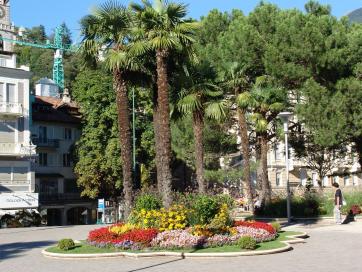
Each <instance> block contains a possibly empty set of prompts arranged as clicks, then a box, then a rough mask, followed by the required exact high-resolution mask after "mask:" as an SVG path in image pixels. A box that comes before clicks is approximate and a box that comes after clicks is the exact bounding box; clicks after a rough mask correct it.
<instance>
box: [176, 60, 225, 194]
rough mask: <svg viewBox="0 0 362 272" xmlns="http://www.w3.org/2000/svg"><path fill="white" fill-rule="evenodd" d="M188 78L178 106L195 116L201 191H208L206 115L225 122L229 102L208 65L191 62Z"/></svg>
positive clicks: (182, 111)
mask: <svg viewBox="0 0 362 272" xmlns="http://www.w3.org/2000/svg"><path fill="white" fill-rule="evenodd" d="M186 74H187V80H185V81H184V82H185V83H184V86H183V91H182V92H181V97H180V100H179V101H178V105H177V107H178V109H179V110H180V111H181V113H182V114H184V115H191V116H192V126H193V131H194V141H195V165H196V179H197V183H198V185H199V192H200V193H206V191H207V187H208V186H207V184H206V183H205V177H204V147H203V130H204V122H205V118H209V119H214V120H216V121H221V120H222V119H224V118H225V117H226V110H227V102H226V100H225V99H223V92H222V90H221V89H220V88H219V87H218V86H217V85H215V84H213V82H212V79H211V77H210V76H212V73H211V74H210V73H209V74H208V71H207V67H203V66H201V67H197V66H196V65H192V64H191V65H190V67H189V69H188V71H186Z"/></svg>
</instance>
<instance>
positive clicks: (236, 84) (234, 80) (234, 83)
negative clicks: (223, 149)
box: [226, 62, 254, 214]
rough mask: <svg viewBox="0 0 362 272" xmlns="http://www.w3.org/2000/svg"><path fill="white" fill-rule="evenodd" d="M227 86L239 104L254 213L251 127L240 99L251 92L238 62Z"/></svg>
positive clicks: (245, 170) (246, 180)
mask: <svg viewBox="0 0 362 272" xmlns="http://www.w3.org/2000/svg"><path fill="white" fill-rule="evenodd" d="M226 86H227V87H228V88H230V89H232V91H233V93H234V95H235V102H236V104H237V116H238V123H239V136H240V140H241V153H242V156H243V177H244V184H245V188H246V197H247V199H248V203H249V209H250V211H251V212H252V213H253V214H254V205H253V185H252V179H251V166H250V142H249V129H248V122H247V118H246V114H247V107H245V106H244V105H243V104H242V102H243V100H240V98H242V97H243V96H245V95H248V92H249V83H248V79H247V77H246V76H245V74H244V71H243V68H242V67H240V65H239V64H238V63H237V62H234V63H232V64H231V65H230V67H229V69H228V73H227V75H226Z"/></svg>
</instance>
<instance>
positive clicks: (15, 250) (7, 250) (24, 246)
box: [0, 241, 55, 262]
mask: <svg viewBox="0 0 362 272" xmlns="http://www.w3.org/2000/svg"><path fill="white" fill-rule="evenodd" d="M54 243H55V241H35V242H19V243H10V244H0V262H1V261H3V260H5V259H9V258H16V257H19V256H21V255H23V253H24V252H26V251H28V250H31V249H34V248H40V247H46V246H49V245H51V244H54Z"/></svg>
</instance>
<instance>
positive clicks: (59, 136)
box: [31, 82, 96, 225]
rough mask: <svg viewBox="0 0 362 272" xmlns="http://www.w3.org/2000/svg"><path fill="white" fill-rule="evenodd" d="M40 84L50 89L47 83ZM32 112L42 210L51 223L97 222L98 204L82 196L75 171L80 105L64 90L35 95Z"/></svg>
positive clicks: (48, 222) (32, 129)
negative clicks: (74, 160)
mask: <svg viewBox="0 0 362 272" xmlns="http://www.w3.org/2000/svg"><path fill="white" fill-rule="evenodd" d="M47 83H49V82H47ZM38 85H43V84H42V83H38ZM38 87H39V88H40V89H47V86H38ZM32 112H33V113H32V117H33V118H32V128H31V131H32V140H33V142H34V143H35V144H36V145H37V150H36V151H37V160H36V164H35V173H36V174H35V187H36V191H37V192H39V202H40V213H41V214H42V216H43V217H45V218H46V220H47V224H48V225H70V224H89V223H93V222H95V220H96V210H95V208H96V204H95V203H94V201H91V200H89V199H86V198H81V196H80V191H79V189H78V187H77V184H76V176H75V174H74V172H73V166H74V165H73V160H72V150H73V148H74V145H75V143H76V141H77V140H78V139H79V137H80V122H81V118H80V114H79V109H78V106H77V105H76V104H75V103H74V102H72V101H71V100H70V97H69V94H68V93H67V90H65V91H64V93H63V97H62V98H56V97H54V96H35V97H34V100H33V105H32Z"/></svg>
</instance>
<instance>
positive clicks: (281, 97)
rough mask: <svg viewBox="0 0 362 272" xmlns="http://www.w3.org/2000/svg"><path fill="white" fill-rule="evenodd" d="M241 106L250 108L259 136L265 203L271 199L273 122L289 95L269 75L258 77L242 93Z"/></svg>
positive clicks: (239, 100) (239, 98)
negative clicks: (269, 161)
mask: <svg viewBox="0 0 362 272" xmlns="http://www.w3.org/2000/svg"><path fill="white" fill-rule="evenodd" d="M238 102H239V106H240V107H241V108H244V109H249V110H250V111H251V112H252V114H251V120H252V123H253V125H254V129H255V131H256V133H257V135H258V136H259V137H258V138H259V139H258V140H259V144H260V164H261V169H262V171H261V187H262V195H261V199H262V202H263V204H268V203H269V202H270V201H271V186H270V182H269V179H268V150H269V149H268V142H269V135H270V131H269V130H270V129H271V127H272V126H271V125H272V123H273V122H274V121H275V120H276V118H277V116H278V114H279V113H280V112H281V111H282V110H283V109H285V108H286V106H287V103H288V95H287V92H286V90H285V89H283V88H280V87H278V86H277V85H276V84H275V82H274V79H273V78H271V77H269V76H260V77H258V78H256V80H255V83H254V86H253V88H252V90H251V91H250V92H249V93H243V94H240V95H239V97H238Z"/></svg>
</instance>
